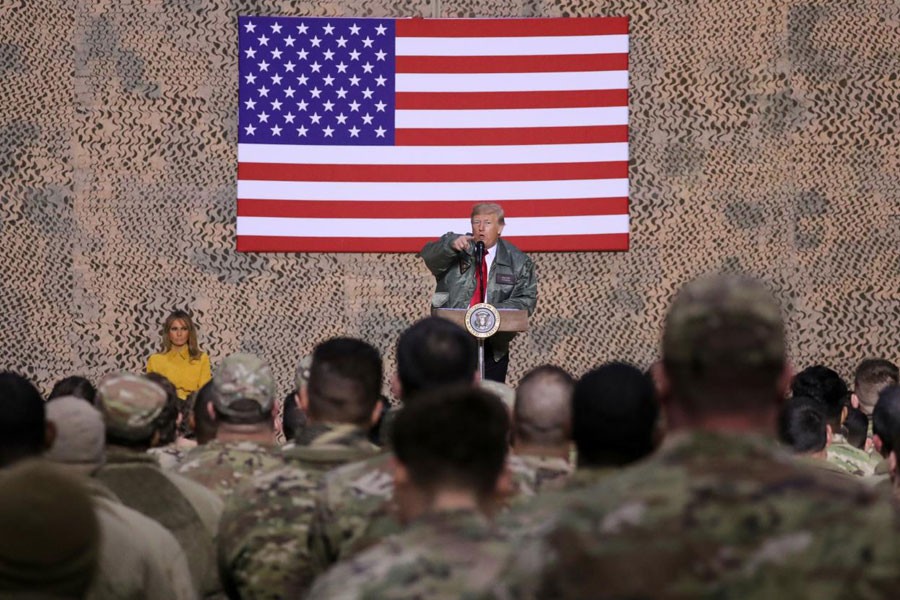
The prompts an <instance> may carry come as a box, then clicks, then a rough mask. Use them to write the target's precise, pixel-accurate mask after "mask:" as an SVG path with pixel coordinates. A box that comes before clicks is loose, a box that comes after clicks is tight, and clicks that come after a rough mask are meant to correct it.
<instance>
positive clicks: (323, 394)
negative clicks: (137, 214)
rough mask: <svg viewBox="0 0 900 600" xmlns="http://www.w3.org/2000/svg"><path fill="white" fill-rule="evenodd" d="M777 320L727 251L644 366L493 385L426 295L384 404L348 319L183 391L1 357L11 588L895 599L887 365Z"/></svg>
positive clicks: (237, 361)
mask: <svg viewBox="0 0 900 600" xmlns="http://www.w3.org/2000/svg"><path fill="white" fill-rule="evenodd" d="M784 328H785V326H784V321H783V316H782V314H781V310H780V308H779V306H778V304H777V302H776V301H775V299H774V297H773V296H772V294H771V293H770V292H769V291H768V290H767V288H766V286H765V285H764V284H763V283H762V282H759V281H756V280H753V279H749V278H746V277H739V276H732V275H716V276H708V277H703V278H700V279H697V280H694V281H692V282H690V283H688V284H686V285H685V286H684V287H683V288H682V289H681V290H680V291H679V293H678V294H677V295H676V297H675V298H674V300H673V302H672V304H671V306H670V307H669V310H668V313H667V315H666V319H665V323H664V327H663V333H662V341H661V347H660V352H659V356H660V359H659V361H657V362H656V363H654V364H653V365H652V366H650V368H649V369H647V370H646V371H642V370H640V369H638V368H636V367H635V366H633V365H630V364H627V363H624V362H611V363H607V364H603V365H601V366H598V367H597V368H595V369H593V370H591V371H589V372H588V373H585V374H583V375H581V376H580V378H577V379H576V378H573V377H572V375H570V374H569V373H567V372H566V371H565V370H563V369H561V368H559V367H556V366H552V365H544V366H540V367H537V368H535V369H533V370H531V371H530V372H529V373H528V374H526V375H525V376H524V377H523V378H522V379H521V380H520V381H519V382H518V383H517V385H516V386H515V388H514V389H513V388H505V389H504V388H502V387H501V388H500V389H498V388H497V386H496V385H494V384H493V383H491V384H488V385H484V384H482V382H480V381H479V378H478V376H477V370H478V369H477V355H478V354H477V346H476V344H475V342H474V340H473V338H472V337H471V336H470V335H469V334H468V333H467V332H466V331H465V330H463V329H462V328H460V327H458V326H457V325H455V324H453V323H451V322H450V321H445V320H442V319H438V318H433V317H430V318H426V319H423V320H421V321H419V322H417V323H415V324H413V325H412V326H411V327H410V328H409V329H407V330H406V331H404V332H403V333H402V334H401V336H400V337H399V340H398V342H397V345H396V364H397V371H396V373H393V374H389V375H390V376H391V377H390V380H391V385H390V392H391V395H393V397H394V398H395V399H397V400H398V401H399V402H398V406H397V407H390V405H389V404H388V403H387V402H386V400H385V396H383V395H382V384H383V381H384V376H385V374H384V373H383V367H382V358H381V356H380V355H379V352H378V351H377V350H376V349H375V348H374V347H373V346H371V345H370V344H369V343H367V342H365V341H362V340H358V339H353V338H347V337H340V338H334V339H329V340H325V341H322V342H321V343H319V344H318V345H317V346H316V347H315V349H314V350H313V352H312V353H311V355H310V356H306V357H303V358H302V359H301V360H299V363H298V367H297V371H296V374H295V389H294V390H293V391H292V392H291V393H290V394H288V395H287V396H286V397H284V399H283V401H279V400H278V398H279V397H280V396H279V395H278V394H276V390H275V377H274V376H273V373H272V371H271V370H270V368H269V366H268V364H267V363H266V361H265V360H263V359H262V358H260V357H257V356H254V355H251V354H243V353H240V354H234V355H231V356H228V357H227V358H225V359H223V360H221V361H220V362H219V364H218V365H217V366H216V368H215V369H214V371H213V376H212V380H211V381H209V382H208V383H207V384H206V385H205V386H204V387H203V388H202V389H200V390H199V391H198V392H197V393H196V394H195V395H193V396H192V397H190V398H188V399H187V400H183V399H181V398H180V397H179V396H178V394H177V393H176V389H175V387H174V386H172V385H171V384H170V383H169V382H168V381H166V380H165V378H164V377H162V376H160V375H155V374H153V375H135V374H127V373H120V374H111V375H109V376H107V377H105V378H103V379H102V380H101V381H98V382H94V383H96V387H95V386H94V385H93V384H92V382H90V381H88V380H86V379H84V378H81V377H75V376H73V377H67V378H66V379H63V380H61V381H59V382H58V383H57V384H56V385H55V386H54V388H53V391H52V392H51V393H50V396H49V399H47V400H45V399H44V398H43V397H42V396H41V394H40V392H39V391H38V390H37V388H36V387H35V386H34V385H33V384H32V383H31V382H29V381H28V380H27V379H26V378H24V377H22V376H20V375H17V374H15V373H12V372H6V373H2V374H0V597H3V598H6V597H13V598H14V597H22V598H90V599H116V600H119V599H132V598H135V599H136V598H149V599H160V600H163V599H164V600H172V599H175V600H178V599H190V598H226V597H227V598H243V599H248V600H249V599H269V598H271V599H277V598H302V597H309V598H364V597H365V598H382V597H384V598H461V597H473V598H507V599H519V598H697V597H702V598H778V597H792V598H837V597H853V598H889V597H894V596H893V593H894V590H896V589H900V541H898V540H900V519H898V515H900V512H898V508H897V506H898V505H897V504H896V498H898V497H900V493H898V492H897V491H896V490H897V489H898V488H900V483H898V482H900V477H898V472H900V471H898V469H900V467H898V461H897V454H896V452H897V451H898V450H897V449H900V387H898V369H897V366H896V365H895V364H894V363H892V362H891V361H890V360H888V359H887V358H867V359H865V360H862V361H861V362H860V363H859V366H858V368H857V369H856V373H855V376H854V379H853V381H852V385H848V383H847V382H846V381H845V380H844V379H843V378H842V377H841V376H840V375H839V374H838V373H837V372H835V371H834V370H832V369H830V368H828V367H827V366H824V365H814V366H810V367H807V368H804V369H802V370H799V371H797V372H796V373H795V372H794V367H793V365H792V364H791V362H790V360H789V358H788V356H787V349H786V344H785V330H784ZM889 358H890V357H889ZM279 406H281V409H282V410H278V409H279ZM279 416H280V418H279ZM279 430H280V431H282V432H284V434H285V435H286V436H287V438H288V439H287V443H284V444H282V443H279V442H278V440H279V436H278V432H279Z"/></svg>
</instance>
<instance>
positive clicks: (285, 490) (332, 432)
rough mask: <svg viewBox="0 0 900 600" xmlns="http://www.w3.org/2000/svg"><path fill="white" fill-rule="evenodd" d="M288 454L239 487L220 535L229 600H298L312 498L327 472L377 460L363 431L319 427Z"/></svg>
mask: <svg viewBox="0 0 900 600" xmlns="http://www.w3.org/2000/svg"><path fill="white" fill-rule="evenodd" d="M307 436H308V437H306V438H304V439H302V440H298V441H297V442H295V443H294V444H290V445H287V446H285V447H284V448H283V449H282V452H281V455H282V458H283V459H284V461H285V462H284V463H282V465H281V466H279V467H276V468H274V469H269V470H267V471H264V472H262V473H259V474H257V475H256V476H254V477H253V478H251V479H249V480H248V481H246V482H245V483H243V484H241V485H240V486H238V487H237V488H236V489H235V491H234V493H233V494H232V495H231V497H230V498H229V499H228V502H227V503H226V505H225V513H224V514H223V515H222V521H221V525H220V527H219V572H220V574H221V576H222V584H223V586H224V587H225V589H226V591H227V592H228V593H229V595H230V596H231V597H240V598H243V599H244V600H250V599H256V598H297V597H301V596H302V595H303V594H304V593H305V591H306V589H307V588H308V587H309V584H310V583H311V582H312V578H313V575H312V573H311V567H310V557H309V551H308V549H307V548H308V540H307V536H308V532H309V524H310V521H311V520H312V515H313V507H314V502H313V498H314V494H315V492H316V491H317V490H318V489H319V488H320V486H321V480H322V476H323V475H324V472H325V470H327V469H330V468H332V467H334V466H335V465H336V464H341V462H349V461H354V460H361V459H363V458H365V457H368V456H372V455H373V454H375V453H377V452H378V451H379V450H378V447H377V446H374V445H373V444H371V443H370V442H369V441H368V439H367V432H366V430H364V429H361V428H358V427H354V426H350V425H315V426H310V427H309V428H308V429H307Z"/></svg>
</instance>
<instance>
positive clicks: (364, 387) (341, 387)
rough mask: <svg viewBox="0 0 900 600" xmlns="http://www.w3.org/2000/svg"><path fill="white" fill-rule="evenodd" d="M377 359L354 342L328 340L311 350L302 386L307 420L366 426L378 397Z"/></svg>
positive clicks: (372, 349) (372, 351)
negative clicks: (306, 407) (306, 395)
mask: <svg viewBox="0 0 900 600" xmlns="http://www.w3.org/2000/svg"><path fill="white" fill-rule="evenodd" d="M381 379H382V362H381V355H380V354H379V353H378V350H376V349H375V347H374V346H372V345H371V344H369V343H367V342H363V341H362V340H358V339H354V338H332V339H330V340H328V341H325V342H322V343H321V344H319V345H318V346H316V348H315V350H313V360H312V365H310V369H309V383H308V384H307V386H306V389H307V394H308V397H309V407H308V411H309V418H310V419H311V420H314V421H317V422H320V423H322V422H331V423H352V424H355V425H361V426H368V425H369V424H370V420H371V417H372V413H373V411H374V409H375V405H376V404H377V403H378V400H379V397H380V394H381Z"/></svg>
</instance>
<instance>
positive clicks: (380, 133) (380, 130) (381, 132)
mask: <svg viewBox="0 0 900 600" xmlns="http://www.w3.org/2000/svg"><path fill="white" fill-rule="evenodd" d="M385 133H387V130H386V129H385V128H384V127H379V128H378V129H376V130H375V136H376V137H384V134H385Z"/></svg>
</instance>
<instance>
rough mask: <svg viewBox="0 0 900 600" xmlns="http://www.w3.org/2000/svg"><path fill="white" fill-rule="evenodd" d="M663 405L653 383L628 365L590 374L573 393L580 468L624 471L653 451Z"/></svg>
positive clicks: (601, 369) (573, 426) (616, 364)
mask: <svg viewBox="0 0 900 600" xmlns="http://www.w3.org/2000/svg"><path fill="white" fill-rule="evenodd" d="M658 417H659V405H658V404H657V401H656V390H655V388H654V387H653V381H652V380H651V379H650V377H648V376H647V375H646V374H645V373H642V372H641V371H640V370H639V369H636V368H635V367H633V366H631V365H628V364H625V363H607V364H605V365H603V366H601V367H598V368H596V369H594V370H593V371H589V372H588V373H586V374H585V375H584V376H583V377H582V378H581V379H579V380H578V383H576V384H575V390H574V392H573V393H572V438H573V439H574V440H575V446H576V448H577V449H578V464H579V465H580V466H587V467H603V466H622V465H626V464H628V463H632V462H634V461H636V460H640V459H641V458H643V457H645V456H647V455H648V454H650V453H651V452H653V449H654V446H655V433H656V423H657V419H658Z"/></svg>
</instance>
